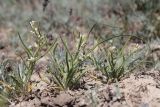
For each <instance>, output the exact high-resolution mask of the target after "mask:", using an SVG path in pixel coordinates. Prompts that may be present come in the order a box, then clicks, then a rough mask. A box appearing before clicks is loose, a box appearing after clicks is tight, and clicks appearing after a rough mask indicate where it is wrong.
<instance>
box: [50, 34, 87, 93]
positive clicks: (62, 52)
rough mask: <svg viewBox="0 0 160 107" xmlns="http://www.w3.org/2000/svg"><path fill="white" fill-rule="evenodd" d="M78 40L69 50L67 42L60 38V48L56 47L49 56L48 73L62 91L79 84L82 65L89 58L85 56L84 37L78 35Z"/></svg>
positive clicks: (83, 69) (83, 68) (83, 72)
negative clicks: (50, 59)
mask: <svg viewBox="0 0 160 107" xmlns="http://www.w3.org/2000/svg"><path fill="white" fill-rule="evenodd" d="M78 35H79V38H78V39H77V41H76V43H75V44H76V45H75V46H73V48H74V52H73V50H71V49H70V48H69V46H68V45H67V42H66V41H65V40H64V38H62V37H61V36H60V40H61V42H60V43H62V46H60V45H57V47H56V48H54V50H53V52H52V54H51V58H52V61H51V65H50V72H51V73H52V77H53V81H54V82H55V83H56V84H57V86H58V87H59V88H60V89H62V90H66V89H72V88H74V87H76V85H77V84H78V83H79V82H80V79H81V77H82V76H83V75H84V74H85V72H86V69H85V66H84V63H85V62H86V61H87V60H88V58H89V56H88V55H86V48H85V45H86V43H87V38H86V37H85V35H81V34H80V33H79V34H78Z"/></svg>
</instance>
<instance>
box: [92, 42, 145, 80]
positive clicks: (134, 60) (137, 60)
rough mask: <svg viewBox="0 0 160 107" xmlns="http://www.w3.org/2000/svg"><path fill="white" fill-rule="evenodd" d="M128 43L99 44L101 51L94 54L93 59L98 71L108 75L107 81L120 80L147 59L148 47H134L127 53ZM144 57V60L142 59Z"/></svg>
mask: <svg viewBox="0 0 160 107" xmlns="http://www.w3.org/2000/svg"><path fill="white" fill-rule="evenodd" d="M126 45H127V43H126V44H125V45H124V46H123V47H119V48H117V47H116V46H114V45H113V46H109V47H107V48H106V47H105V46H102V45H101V46H99V51H100V52H99V53H98V54H93V57H92V60H93V62H94V65H95V66H96V68H97V70H98V71H101V72H102V74H103V75H105V76H106V81H105V82H116V81H119V80H120V79H121V78H122V77H124V75H125V74H126V73H131V71H133V70H134V69H135V68H137V67H138V65H140V64H142V63H143V62H144V61H145V52H146V48H145V47H144V48H143V49H141V48H138V47H134V48H135V49H132V51H130V52H128V53H126V52H125V51H126V50H125V48H126ZM142 59H143V60H142Z"/></svg>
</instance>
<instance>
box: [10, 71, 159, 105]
mask: <svg viewBox="0 0 160 107" xmlns="http://www.w3.org/2000/svg"><path fill="white" fill-rule="evenodd" d="M33 78H34V79H35V78H36V79H35V80H34V81H36V82H37V85H36V87H34V88H33V93H31V94H30V95H29V96H27V97H25V98H23V99H21V98H20V99H21V101H20V99H19V101H18V102H17V103H14V104H12V105H10V107H159V106H160V72H159V71H155V70H150V71H145V72H144V71H141V72H139V73H133V74H131V75H130V76H128V77H125V78H123V80H121V81H120V82H119V83H112V84H104V83H102V82H100V81H98V80H96V79H93V78H92V77H91V76H89V73H88V76H87V74H86V76H85V77H84V78H83V81H85V82H84V84H83V87H81V88H79V89H76V90H72V91H71V90H68V91H61V92H56V91H55V89H54V88H53V87H51V86H50V85H48V84H47V83H46V82H44V81H42V80H41V79H40V78H38V76H36V75H34V76H33ZM44 80H45V79H44Z"/></svg>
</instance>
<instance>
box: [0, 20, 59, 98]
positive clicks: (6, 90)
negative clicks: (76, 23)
mask: <svg viewBox="0 0 160 107" xmlns="http://www.w3.org/2000/svg"><path fill="white" fill-rule="evenodd" d="M30 25H31V28H32V30H31V32H32V33H33V36H32V37H33V40H34V44H32V45H34V46H32V45H31V46H27V45H26V44H25V43H24V40H23V39H22V38H21V36H20V35H19V39H20V41H21V43H22V45H23V48H24V50H25V52H26V55H27V56H25V55H24V56H20V57H21V59H22V60H21V61H20V62H18V63H17V64H16V63H15V65H14V67H13V69H12V71H10V72H9V73H5V72H6V69H7V68H6V67H5V66H4V65H6V64H8V63H7V62H5V63H3V65H1V68H0V70H1V72H0V73H1V75H0V86H1V87H2V88H3V89H2V91H1V93H2V95H1V96H0V97H2V99H4V98H6V99H10V98H13V99H15V98H17V97H19V96H23V95H27V94H28V93H29V92H31V91H32V82H31V76H32V75H33V72H34V69H35V65H36V63H37V61H38V60H39V59H40V58H42V57H43V56H45V55H46V54H47V53H48V52H49V51H50V50H51V48H52V47H54V46H55V44H56V42H53V43H52V45H49V44H48V39H47V37H46V36H45V35H43V34H42V33H41V32H40V29H39V23H38V22H35V21H32V22H31V23H30ZM44 48H45V49H47V50H46V51H43V49H44ZM4 96H6V97H4ZM13 96H14V97H13ZM8 101H9V100H8Z"/></svg>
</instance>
